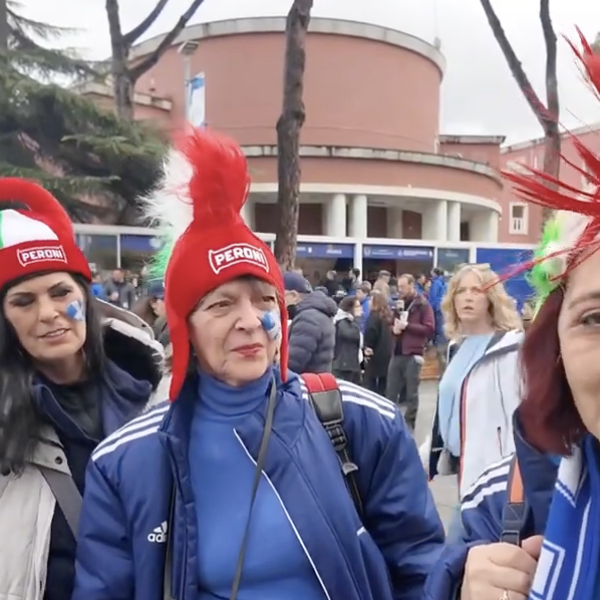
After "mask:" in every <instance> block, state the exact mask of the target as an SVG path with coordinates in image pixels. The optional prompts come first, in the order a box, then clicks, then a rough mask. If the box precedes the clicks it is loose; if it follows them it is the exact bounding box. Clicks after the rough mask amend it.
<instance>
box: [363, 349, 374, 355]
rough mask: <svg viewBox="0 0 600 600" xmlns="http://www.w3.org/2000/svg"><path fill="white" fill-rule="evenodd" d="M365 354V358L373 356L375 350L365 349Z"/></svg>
mask: <svg viewBox="0 0 600 600" xmlns="http://www.w3.org/2000/svg"><path fill="white" fill-rule="evenodd" d="M363 354H364V355H365V356H373V348H365V349H364V350H363Z"/></svg>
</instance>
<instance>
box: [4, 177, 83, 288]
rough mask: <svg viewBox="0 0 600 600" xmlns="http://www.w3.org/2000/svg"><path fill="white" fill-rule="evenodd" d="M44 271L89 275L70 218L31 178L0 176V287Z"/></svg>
mask: <svg viewBox="0 0 600 600" xmlns="http://www.w3.org/2000/svg"><path fill="white" fill-rule="evenodd" d="M3 203H4V204H5V205H6V206H7V208H3ZM45 271H68V272H72V273H79V274H80V275H83V276H84V277H85V278H86V279H87V280H88V281H90V280H91V278H92V275H91V273H90V267H89V265H88V262H87V260H86V258H85V256H84V255H83V253H82V252H81V250H80V249H79V248H78V247H77V244H76V243H75V234H74V232H73V226H72V224H71V221H70V219H69V217H68V215H67V213H66V212H65V210H64V209H63V207H62V206H61V205H60V203H59V202H58V200H56V198H54V197H53V196H52V194H50V192H48V191H47V190H45V189H44V188H42V187H40V186H39V185H38V184H36V183H34V182H32V181H27V180H24V179H17V178H12V177H6V178H0V289H2V288H4V287H5V286H6V285H7V284H8V283H10V282H11V281H14V280H16V279H19V278H21V277H24V276H27V275H33V274H35V273H41V272H45Z"/></svg>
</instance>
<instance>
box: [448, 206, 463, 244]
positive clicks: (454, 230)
mask: <svg viewBox="0 0 600 600" xmlns="http://www.w3.org/2000/svg"><path fill="white" fill-rule="evenodd" d="M448 241H449V242H460V202H448Z"/></svg>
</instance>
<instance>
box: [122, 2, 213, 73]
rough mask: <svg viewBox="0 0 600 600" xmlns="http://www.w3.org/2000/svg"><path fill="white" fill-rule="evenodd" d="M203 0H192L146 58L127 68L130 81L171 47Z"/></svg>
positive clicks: (152, 64) (148, 67)
mask: <svg viewBox="0 0 600 600" xmlns="http://www.w3.org/2000/svg"><path fill="white" fill-rule="evenodd" d="M203 2H204V0H193V1H192V3H191V4H190V6H189V8H188V9H187V10H186V11H185V12H184V13H183V14H182V15H181V17H179V21H177V23H176V24H175V27H173V29H171V31H169V33H167V35H165V37H164V38H163V39H162V40H161V42H160V44H159V45H158V48H156V50H155V51H154V52H152V53H151V54H149V55H148V56H147V57H146V58H144V59H143V60H142V61H140V62H139V63H138V64H137V65H135V66H133V67H131V68H130V69H129V77H130V79H131V81H132V82H134V83H135V82H136V81H137V80H138V79H139V78H140V77H141V76H142V75H143V74H144V73H145V72H146V71H148V70H149V69H151V68H152V67H153V66H154V65H156V63H158V61H159V60H160V57H161V56H162V55H163V54H164V53H165V52H166V51H167V50H168V49H169V48H170V47H171V44H172V43H173V42H174V41H175V40H176V39H177V37H178V36H179V34H180V33H181V32H182V31H183V30H184V29H185V26H186V25H187V24H188V21H189V20H190V19H191V18H192V17H193V16H194V14H195V13H196V11H197V10H198V9H199V8H200V5H201V4H202V3H203Z"/></svg>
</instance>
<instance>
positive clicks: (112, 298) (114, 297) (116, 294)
mask: <svg viewBox="0 0 600 600" xmlns="http://www.w3.org/2000/svg"><path fill="white" fill-rule="evenodd" d="M109 298H110V301H111V302H116V301H117V300H118V299H119V292H113V293H112V294H111V295H110V296H109Z"/></svg>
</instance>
